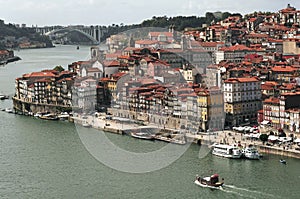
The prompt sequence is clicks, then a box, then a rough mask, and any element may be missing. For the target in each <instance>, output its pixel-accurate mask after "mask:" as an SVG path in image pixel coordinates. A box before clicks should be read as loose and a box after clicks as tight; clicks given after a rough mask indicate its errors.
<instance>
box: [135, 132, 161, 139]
mask: <svg viewBox="0 0 300 199" xmlns="http://www.w3.org/2000/svg"><path fill="white" fill-rule="evenodd" d="M130 135H131V137H134V138H138V139H143V140H154V139H155V138H154V135H152V134H149V133H143V132H131V133H130Z"/></svg>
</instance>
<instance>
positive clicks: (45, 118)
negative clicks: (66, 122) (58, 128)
mask: <svg viewBox="0 0 300 199" xmlns="http://www.w3.org/2000/svg"><path fill="white" fill-rule="evenodd" d="M39 118H40V119H43V120H58V119H59V118H58V117H57V115H54V114H51V113H50V114H46V115H41V116H39Z"/></svg>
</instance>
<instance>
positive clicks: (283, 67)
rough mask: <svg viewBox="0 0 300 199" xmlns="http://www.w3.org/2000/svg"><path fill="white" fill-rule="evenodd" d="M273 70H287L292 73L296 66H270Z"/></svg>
mask: <svg viewBox="0 0 300 199" xmlns="http://www.w3.org/2000/svg"><path fill="white" fill-rule="evenodd" d="M271 70H272V71H273V72H289V73H294V72H296V71H297V68H294V67H291V66H274V67H272V68H271Z"/></svg>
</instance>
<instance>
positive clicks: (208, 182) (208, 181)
mask: <svg viewBox="0 0 300 199" xmlns="http://www.w3.org/2000/svg"><path fill="white" fill-rule="evenodd" d="M194 183H195V184H196V185H199V186H201V187H205V188H211V189H223V187H222V186H223V185H224V179H223V178H222V181H219V175H218V174H213V175H211V176H207V177H203V178H202V177H200V176H198V175H197V176H196V180H195V182H194Z"/></svg>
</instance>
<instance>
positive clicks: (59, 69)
mask: <svg viewBox="0 0 300 199" xmlns="http://www.w3.org/2000/svg"><path fill="white" fill-rule="evenodd" d="M53 70H56V71H58V72H62V71H64V70H65V69H64V68H63V67H62V66H55V67H54V68H53Z"/></svg>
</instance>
